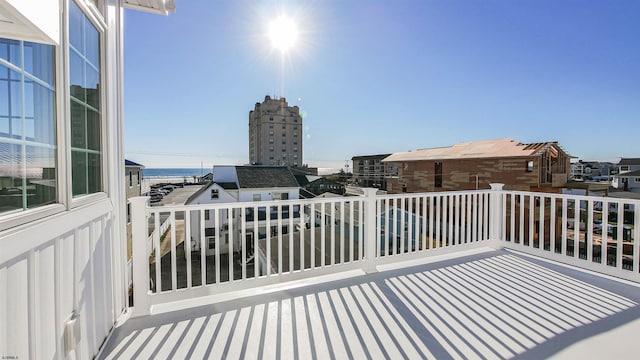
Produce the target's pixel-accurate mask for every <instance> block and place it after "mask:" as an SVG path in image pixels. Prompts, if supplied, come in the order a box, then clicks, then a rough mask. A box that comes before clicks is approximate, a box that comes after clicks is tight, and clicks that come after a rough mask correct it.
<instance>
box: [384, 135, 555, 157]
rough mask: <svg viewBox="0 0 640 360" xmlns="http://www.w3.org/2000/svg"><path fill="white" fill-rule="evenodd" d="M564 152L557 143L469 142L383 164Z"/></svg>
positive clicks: (404, 154) (417, 152)
mask: <svg viewBox="0 0 640 360" xmlns="http://www.w3.org/2000/svg"><path fill="white" fill-rule="evenodd" d="M546 150H551V151H553V152H556V153H557V152H560V151H562V152H563V153H564V151H563V150H562V148H561V147H560V146H559V145H558V143H557V142H542V143H532V144H523V143H520V142H517V141H514V140H513V139H496V140H484V141H471V142H463V143H459V144H455V145H453V146H446V147H438V148H430V149H419V150H415V151H407V152H399V153H395V154H392V155H390V156H389V157H387V158H386V159H384V160H383V161H384V162H398V161H418V160H447V159H478V158H502V157H528V156H534V155H537V154H539V153H541V152H543V151H546Z"/></svg>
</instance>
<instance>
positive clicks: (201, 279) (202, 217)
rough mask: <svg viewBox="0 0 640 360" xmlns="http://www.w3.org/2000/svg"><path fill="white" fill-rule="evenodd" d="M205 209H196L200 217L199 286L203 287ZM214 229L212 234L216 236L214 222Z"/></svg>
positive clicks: (205, 276)
mask: <svg viewBox="0 0 640 360" xmlns="http://www.w3.org/2000/svg"><path fill="white" fill-rule="evenodd" d="M205 211H209V210H199V211H198V216H199V217H200V239H198V240H199V241H200V286H203V287H204V286H205V285H207V262H206V261H207V256H206V251H207V247H205V233H204V212H205ZM214 229H215V230H216V234H214V235H215V236H216V237H217V236H218V235H217V230H218V229H217V228H216V227H215V224H214ZM207 245H208V244H207Z"/></svg>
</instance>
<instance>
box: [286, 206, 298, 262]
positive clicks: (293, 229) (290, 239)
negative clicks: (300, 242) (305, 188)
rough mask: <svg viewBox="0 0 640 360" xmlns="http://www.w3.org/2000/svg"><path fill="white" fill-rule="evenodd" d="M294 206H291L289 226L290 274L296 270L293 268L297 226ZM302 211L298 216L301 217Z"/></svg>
mask: <svg viewBox="0 0 640 360" xmlns="http://www.w3.org/2000/svg"><path fill="white" fill-rule="evenodd" d="M294 211H295V210H294V205H292V204H291V205H289V226H288V230H289V231H288V232H289V272H290V273H292V272H293V270H294V266H293V250H294V248H293V232H294V231H295V228H296V227H295V225H294V224H293V212H294ZM300 215H301V214H300V210H298V216H300Z"/></svg>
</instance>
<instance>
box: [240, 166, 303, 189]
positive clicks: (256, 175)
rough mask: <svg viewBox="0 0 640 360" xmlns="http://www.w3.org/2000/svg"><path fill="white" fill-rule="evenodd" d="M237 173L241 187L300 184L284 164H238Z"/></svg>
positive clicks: (295, 185)
mask: <svg viewBox="0 0 640 360" xmlns="http://www.w3.org/2000/svg"><path fill="white" fill-rule="evenodd" d="M236 174H237V175H238V185H239V187H240V188H241V189H247V188H274V187H298V186H299V185H298V182H297V181H296V178H295V177H294V176H293V174H291V171H289V169H288V168H287V167H283V166H236Z"/></svg>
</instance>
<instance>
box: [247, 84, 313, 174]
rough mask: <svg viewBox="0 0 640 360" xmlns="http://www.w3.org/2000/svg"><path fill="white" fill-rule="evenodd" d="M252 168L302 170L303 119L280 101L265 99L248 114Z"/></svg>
mask: <svg viewBox="0 0 640 360" xmlns="http://www.w3.org/2000/svg"><path fill="white" fill-rule="evenodd" d="M249 162H250V163H251V165H282V166H285V165H286V166H302V117H301V116H300V109H299V108H298V107H297V106H289V104H287V100H286V99H285V98H284V97H282V98H279V99H272V98H271V97H270V96H268V95H267V96H265V97H264V101H263V102H262V103H256V106H255V108H254V109H253V110H252V111H250V112H249Z"/></svg>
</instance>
